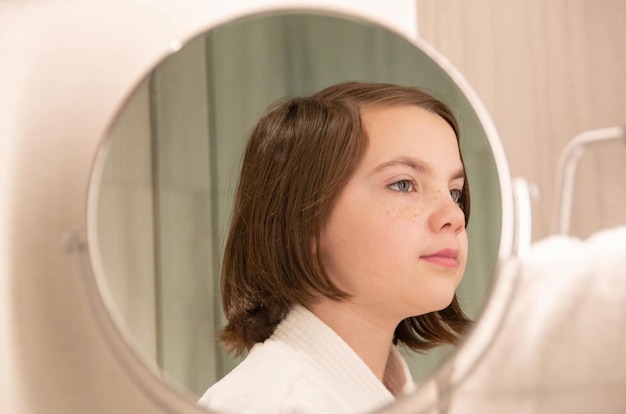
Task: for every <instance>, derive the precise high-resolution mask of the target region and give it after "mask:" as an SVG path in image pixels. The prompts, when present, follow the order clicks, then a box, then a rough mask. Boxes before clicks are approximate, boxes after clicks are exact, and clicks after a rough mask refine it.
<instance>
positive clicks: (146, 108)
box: [95, 12, 501, 395]
mask: <svg viewBox="0 0 626 414" xmlns="http://www.w3.org/2000/svg"><path fill="white" fill-rule="evenodd" d="M346 80H362V81H377V82H391V83H398V84H404V85H416V86H420V87H423V88H425V89H427V90H429V91H431V92H433V93H434V94H435V95H436V96H438V97H439V98H440V99H442V100H443V101H445V102H446V103H448V105H450V106H451V107H452V109H453V111H454V112H455V114H456V115H457V117H458V119H459V123H460V129H461V139H462V151H463V156H464V158H465V162H466V167H467V170H468V175H469V181H470V186H471V189H470V191H471V194H472V215H471V219H470V222H469V226H468V232H469V239H470V241H469V243H470V257H469V263H468V267H467V271H466V274H465V277H464V280H463V282H462V284H461V286H460V288H459V291H458V294H459V299H460V302H461V304H462V306H463V308H464V309H465V311H466V312H467V313H468V314H469V315H470V316H471V317H473V318H476V317H478V316H479V313H480V310H481V308H482V306H483V304H484V302H485V300H486V295H487V293H488V292H489V289H490V286H491V278H492V275H493V273H494V268H495V265H496V260H497V255H498V246H499V242H500V240H499V238H500V225H501V211H500V208H501V201H500V197H501V195H500V188H499V184H498V176H497V170H496V164H495V161H494V159H493V154H492V151H491V148H490V144H489V140H488V138H487V135H486V132H485V129H484V128H483V126H482V125H481V123H480V121H479V119H478V116H477V114H476V112H475V110H474V108H473V107H472V105H471V104H470V102H469V101H468V98H467V97H466V96H465V95H464V93H463V92H462V90H461V88H460V87H459V86H458V85H457V84H456V83H455V82H454V81H453V80H452V78H451V77H450V76H449V75H448V74H447V73H446V71H445V70H443V69H442V68H441V67H440V65H439V64H437V63H436V61H435V60H434V59H433V58H432V57H431V56H430V55H429V54H427V53H425V52H424V51H423V50H421V49H420V48H419V47H417V46H416V45H414V44H413V43H411V42H409V41H407V40H406V39H404V38H403V37H400V36H399V35H397V34H395V33H393V32H391V31H389V30H386V29H383V28H381V27H379V26H376V25H372V24H370V23H366V22H363V21H359V20H355V19H352V18H346V17H342V16H337V15H322V14H316V13H303V12H297V13H295V12H294V13H291V12H284V13H280V14H262V15H255V16H250V17H247V18H244V19H239V20H236V21H232V22H229V23H228V24H224V25H222V26H219V27H216V28H213V29H211V30H209V31H208V32H206V33H204V34H202V35H200V36H198V37H196V38H195V39H193V40H192V41H190V42H188V43H187V44H186V45H185V46H184V47H183V48H182V49H180V50H179V51H178V52H176V53H174V54H172V55H171V56H169V57H168V58H166V59H165V60H164V61H162V62H161V63H160V64H159V65H158V66H157V67H156V68H154V70H153V71H152V72H151V73H149V75H148V76H147V77H146V78H145V79H144V80H143V81H142V82H141V83H140V84H138V85H137V87H136V88H135V90H134V91H133V92H132V94H131V95H130V96H129V98H128V99H127V101H126V103H125V104H124V106H123V107H122V109H121V111H120V112H119V114H118V116H117V117H116V119H115V121H114V122H113V124H112V126H111V128H110V130H109V132H108V136H107V137H106V140H105V145H103V147H102V151H106V158H105V162H104V163H103V170H102V171H101V172H100V173H101V180H100V182H99V186H98V188H97V189H95V191H97V194H98V196H97V197H98V203H97V212H96V213H95V214H96V215H97V229H96V230H95V231H97V239H98V242H99V252H100V256H101V260H102V268H103V270H104V272H105V275H104V278H105V279H106V281H107V286H106V288H105V290H106V291H105V292H103V294H105V295H109V296H110V297H111V298H112V301H113V302H114V303H115V307H116V309H114V310H112V311H113V312H115V313H117V314H118V316H120V317H121V320H122V321H123V325H124V326H123V327H122V328H123V329H125V330H126V331H127V332H128V333H129V334H130V336H131V337H132V339H133V342H134V344H133V346H134V347H136V349H137V352H139V353H141V354H143V355H144V356H146V357H147V359H148V360H149V361H153V362H154V365H155V366H157V367H158V368H159V369H160V372H162V373H163V375H164V377H165V378H166V379H167V381H168V382H169V383H171V384H172V385H174V386H176V387H179V388H181V389H184V390H186V391H187V392H189V393H191V394H192V395H201V394H202V393H203V392H204V391H205V390H206V389H207V388H208V387H209V386H210V385H211V384H212V383H213V382H214V381H216V380H218V379H219V378H221V377H222V376H223V375H225V374H226V373H227V372H228V371H229V370H230V369H232V367H234V366H235V364H237V362H238V361H237V360H235V359H232V358H230V357H228V356H226V355H225V354H224V353H223V351H222V349H221V348H220V346H219V344H218V343H217V341H216V339H215V336H216V332H217V331H218V330H219V329H220V327H221V326H222V325H223V322H224V321H223V316H222V310H221V305H220V298H219V269H220V258H221V250H222V244H223V241H224V236H225V234H226V229H227V226H228V221H229V217H230V210H231V202H232V199H233V192H234V188H235V184H236V181H237V174H238V170H239V166H240V160H241V157H242V150H243V147H244V145H245V141H246V138H247V134H248V131H249V130H250V129H251V127H252V125H253V124H254V122H255V120H256V119H257V118H258V116H259V115H260V114H261V112H262V111H263V110H264V109H265V108H267V106H268V105H270V104H271V103H273V102H274V101H276V100H278V99H280V98H284V97H286V96H293V95H303V94H309V93H312V92H315V91H317V90H319V89H322V88H323V87H326V86H328V85H331V84H334V83H337V82H341V81H346ZM449 352H450V349H437V350H434V351H431V352H428V353H424V354H411V355H410V356H409V357H408V362H409V365H410V367H411V370H412V373H413V376H414V379H415V380H416V382H418V381H419V380H420V378H423V377H424V376H425V375H427V374H429V373H430V372H432V370H433V369H434V368H435V367H436V366H437V365H438V364H439V363H440V362H441V360H442V358H444V357H446V356H447V355H448V354H449Z"/></svg>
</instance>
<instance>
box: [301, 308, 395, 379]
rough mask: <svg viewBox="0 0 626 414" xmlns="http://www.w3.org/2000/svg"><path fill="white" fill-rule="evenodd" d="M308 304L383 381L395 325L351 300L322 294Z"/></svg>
mask: <svg viewBox="0 0 626 414" xmlns="http://www.w3.org/2000/svg"><path fill="white" fill-rule="evenodd" d="M307 308H308V309H309V310H310V311H311V312H312V313H313V314H314V315H315V316H317V317H318V318H319V319H320V320H321V321H322V322H324V323H325V324H326V325H328V326H329V327H330V328H332V329H333V330H334V331H335V332H336V333H337V334H338V335H339V336H340V337H341V338H342V339H343V340H344V341H345V342H346V343H347V344H348V345H349V346H350V347H351V348H352V349H353V350H354V352H356V354H357V355H358V356H359V357H360V358H361V359H362V360H363V362H365V364H366V365H367V366H368V367H369V368H370V369H371V370H372V372H373V373H374V375H376V377H377V378H378V379H379V380H380V381H381V382H382V381H383V376H384V374H385V368H386V366H387V360H388V359H389V351H390V349H391V346H392V341H393V333H394V330H395V325H394V324H393V323H389V322H388V321H385V320H384V319H383V318H381V317H380V316H378V315H376V314H375V312H373V311H372V310H370V309H367V308H365V307H361V306H359V305H357V304H354V303H351V302H350V301H349V300H340V301H336V300H332V299H329V298H321V299H320V300H318V301H317V302H315V303H312V304H310V305H308V306H307Z"/></svg>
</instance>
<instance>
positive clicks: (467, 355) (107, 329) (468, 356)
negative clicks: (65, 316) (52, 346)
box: [80, 6, 516, 413]
mask: <svg viewBox="0 0 626 414" xmlns="http://www.w3.org/2000/svg"><path fill="white" fill-rule="evenodd" d="M305 12H312V13H318V14H328V15H331V16H333V17H337V18H343V19H348V20H353V21H354V20H356V21H358V22H361V23H364V24H370V25H375V26H378V27H380V28H382V29H384V30H387V31H390V32H392V33H395V34H396V35H397V36H399V37H401V38H402V39H404V40H405V41H407V42H409V43H410V44H412V45H413V46H415V47H416V48H417V49H419V50H420V51H422V52H423V53H424V54H425V55H426V56H428V57H429V58H430V59H432V61H433V62H434V63H436V64H437V65H438V66H439V67H440V68H441V69H442V70H443V71H444V72H445V73H446V74H447V75H448V76H449V77H450V78H451V79H452V81H453V82H454V83H455V84H456V85H457V86H458V88H459V89H460V90H461V92H462V93H463V94H464V95H465V96H466V98H467V100H468V102H469V103H470V105H471V106H472V108H473V110H474V111H475V113H476V115H477V117H478V119H479V121H480V123H481V125H482V127H483V128H484V131H485V134H486V136H487V139H488V141H489V144H490V147H491V151H492V153H493V156H494V161H495V164H496V167H497V174H498V182H499V185H500V192H501V206H500V207H501V211H502V223H501V232H500V246H499V250H498V262H499V263H504V262H506V261H507V260H508V259H509V258H511V257H513V256H514V255H515V246H516V241H515V240H516V226H515V215H516V214H515V208H514V207H515V200H514V190H513V185H512V180H511V176H510V173H509V167H508V163H507V160H506V156H505V153H504V149H503V146H502V144H501V141H500V139H499V136H498V134H497V131H496V128H495V126H494V124H493V122H492V120H491V118H490V116H489V115H488V113H487V111H486V109H485V107H484V106H483V104H482V102H481V101H480V99H479V98H478V96H477V94H476V93H475V92H474V90H473V89H472V88H471V87H470V85H469V83H468V82H467V81H466V80H465V78H464V77H463V76H462V75H461V74H460V73H459V72H458V71H457V70H456V69H455V68H454V67H453V66H452V65H451V63H450V62H449V61H448V60H447V59H446V58H445V57H444V56H443V55H441V54H440V53H439V52H437V51H436V50H435V49H434V48H433V47H431V46H430V45H429V44H427V43H426V42H424V41H422V40H420V39H411V38H409V37H407V36H406V35H405V34H403V33H401V32H400V31H399V30H398V28H394V27H389V26H388V25H387V24H385V23H384V22H381V21H374V20H371V19H367V18H365V17H363V16H355V15H351V14H347V13H345V12H338V11H337V10H334V9H332V8H327V7H319V8H310V7H309V8H298V7H295V8H292V7H290V8H279V7H271V6H270V7H266V8H264V9H263V10H253V11H241V12H239V13H235V15H234V16H231V17H229V18H227V19H222V20H219V19H218V20H219V21H213V22H211V23H209V24H208V25H206V26H205V27H204V28H203V29H202V31H201V32H200V33H191V34H190V35H189V36H187V37H186V38H184V39H182V40H178V41H174V42H172V43H170V45H165V46H166V49H167V52H166V53H165V55H164V56H161V59H160V60H159V61H158V62H155V63H154V65H151V67H150V68H149V69H148V70H147V71H146V72H145V73H143V75H142V76H141V77H140V79H139V80H137V81H136V83H135V84H134V85H132V87H131V88H130V90H131V92H130V93H128V94H127V96H126V97H125V98H124V99H123V100H122V102H121V103H120V105H119V106H118V108H117V110H116V111H115V113H114V116H113V117H112V119H111V120H110V122H109V123H108V126H107V129H106V131H105V132H104V134H102V136H101V137H100V138H99V139H100V144H99V145H98V148H97V150H96V153H95V154H94V156H93V159H94V160H95V161H94V163H93V164H92V170H91V174H90V178H89V186H88V189H87V198H86V200H87V201H86V203H85V209H86V212H85V215H84V216H85V217H86V232H85V235H86V236H85V240H84V241H83V242H81V243H84V247H83V249H82V253H83V254H82V255H81V260H80V261H81V269H82V273H83V276H84V280H85V284H86V285H87V292H88V296H89V302H90V304H91V308H92V310H93V312H94V314H95V316H96V319H97V321H98V324H99V330H100V332H101V333H102V335H103V337H104V338H105V340H106V342H107V343H108V345H109V346H110V348H111V350H112V351H113V353H114V355H115V357H116V359H117V361H118V362H119V364H120V365H121V366H122V367H123V368H124V370H125V372H126V373H127V375H128V376H129V377H130V378H131V379H132V380H133V381H134V382H135V383H136V384H137V386H138V388H139V389H142V390H143V392H144V393H145V394H146V395H147V396H148V397H149V398H150V399H151V400H152V401H154V402H155V403H156V404H157V405H158V406H160V407H163V408H164V409H166V410H168V411H176V412H180V410H181V404H182V407H184V412H188V413H194V412H197V413H206V412H207V411H206V410H205V409H204V408H202V407H199V406H197V405H196V404H195V400H194V398H192V396H191V395H185V393H184V392H183V391H182V390H179V389H174V388H173V387H172V386H171V385H169V384H167V383H166V382H165V381H164V378H163V375H162V373H161V372H159V371H158V370H156V369H155V368H154V364H153V362H152V361H148V360H146V358H145V357H144V356H142V355H141V354H139V353H138V352H137V351H136V350H135V349H134V347H133V344H134V339H133V338H132V336H131V335H129V333H128V332H126V331H125V329H123V328H122V327H123V326H124V323H123V322H122V320H121V318H120V316H119V315H118V314H117V312H116V311H115V306H114V303H113V301H112V298H111V297H110V295H108V293H107V292H108V290H107V286H106V280H105V277H104V273H103V266H102V262H101V257H100V254H99V248H98V240H97V233H96V231H95V229H96V223H97V214H96V206H97V202H98V187H99V186H98V185H97V183H99V181H100V178H101V175H100V174H101V172H102V170H103V164H104V162H105V157H106V153H107V151H106V149H107V147H108V134H107V133H108V131H109V129H110V127H111V125H112V124H113V122H114V120H115V119H116V118H117V115H118V114H119V112H120V111H121V110H122V109H123V107H124V106H125V103H126V102H127V99H128V97H129V96H130V94H131V93H132V91H134V90H135V88H136V86H137V85H138V84H139V83H140V82H141V80H143V79H144V78H145V76H147V74H149V73H150V71H151V70H152V69H153V67H154V66H156V65H158V64H159V63H161V62H162V61H163V60H165V59H166V58H168V57H169V56H170V55H171V54H173V53H175V52H176V51H178V50H179V49H180V48H181V47H182V46H183V45H185V44H187V43H188V42H189V41H191V40H192V39H194V38H195V37H197V36H198V35H199V34H202V33H205V32H206V31H208V30H211V29H213V28H215V27H218V26H220V25H223V24H227V23H229V22H230V21H234V20H238V19H241V18H248V17H253V16H258V15H263V14H267V13H305ZM491 285H492V286H491V292H489V294H488V299H487V304H486V305H485V306H484V308H483V311H482V312H481V313H480V318H479V320H478V323H477V324H476V326H475V327H474V328H473V329H472V331H471V332H470V333H469V334H468V337H467V338H466V340H465V341H464V343H463V344H462V346H461V347H460V348H459V349H457V350H456V351H455V352H453V354H452V355H451V356H450V357H449V358H448V359H447V361H446V362H444V365H443V366H442V367H439V368H438V369H436V370H435V372H434V373H433V374H432V375H431V376H430V378H429V377H427V378H426V379H425V380H424V382H428V381H431V380H437V378H440V377H441V372H442V371H444V372H448V374H446V375H447V380H446V381H447V386H448V387H449V388H446V389H452V388H453V387H454V385H455V384H456V383H457V382H458V381H460V380H462V378H465V377H466V376H467V374H468V373H469V371H470V370H471V368H472V367H473V366H474V365H475V364H476V362H477V361H478V360H479V358H480V356H481V353H482V352H483V351H484V349H485V347H486V346H488V342H485V341H486V339H485V338H490V337H492V336H493V335H492V334H493V332H492V331H493V329H495V328H494V327H495V326H497V325H498V321H499V320H501V319H502V317H503V316H504V313H505V311H506V303H507V302H508V300H506V299H508V297H509V295H510V293H511V292H512V284H511V278H494V281H493V282H492V284H491ZM490 332H491V334H489V333H490ZM459 360H462V361H463V363H461V364H458V363H457V362H458V361H459ZM450 370H453V371H454V374H453V375H452V374H449V372H450ZM419 388H422V387H418V393H417V394H419ZM424 388H426V387H424Z"/></svg>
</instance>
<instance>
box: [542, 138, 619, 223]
mask: <svg viewBox="0 0 626 414" xmlns="http://www.w3.org/2000/svg"><path fill="white" fill-rule="evenodd" d="M619 139H624V143H626V133H625V131H624V127H609V128H601V129H593V130H589V131H585V132H582V133H580V134H578V135H576V136H575V137H574V138H573V139H572V140H571V141H570V142H569V143H568V144H567V146H566V147H565V149H564V150H563V153H562V154H561V156H560V158H559V163H558V166H557V175H556V184H555V187H554V188H555V200H554V205H553V216H552V226H553V229H552V230H553V231H552V233H553V234H568V233H569V230H570V224H571V215H572V197H573V194H574V179H575V176H576V164H577V163H578V159H579V158H580V156H581V155H582V154H583V152H584V151H585V150H586V149H587V147H589V146H590V145H592V144H597V143H601V142H607V141H615V140H619Z"/></svg>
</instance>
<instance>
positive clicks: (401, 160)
mask: <svg viewBox="0 0 626 414" xmlns="http://www.w3.org/2000/svg"><path fill="white" fill-rule="evenodd" d="M398 165H400V166H405V167H409V168H411V169H413V170H415V171H416V172H418V173H420V174H424V175H428V176H430V177H433V176H434V175H435V170H434V168H433V167H432V165H430V164H429V163H428V162H426V161H423V160H420V159H417V158H411V157H398V158H394V159H392V160H389V161H385V162H383V163H382V164H379V165H377V166H376V167H375V168H374V169H373V170H372V172H371V174H375V173H377V172H379V171H382V170H384V169H386V168H389V167H395V166H398ZM459 178H465V169H464V168H463V167H461V168H459V169H458V170H456V171H454V173H452V174H451V176H450V180H457V179H459Z"/></svg>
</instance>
